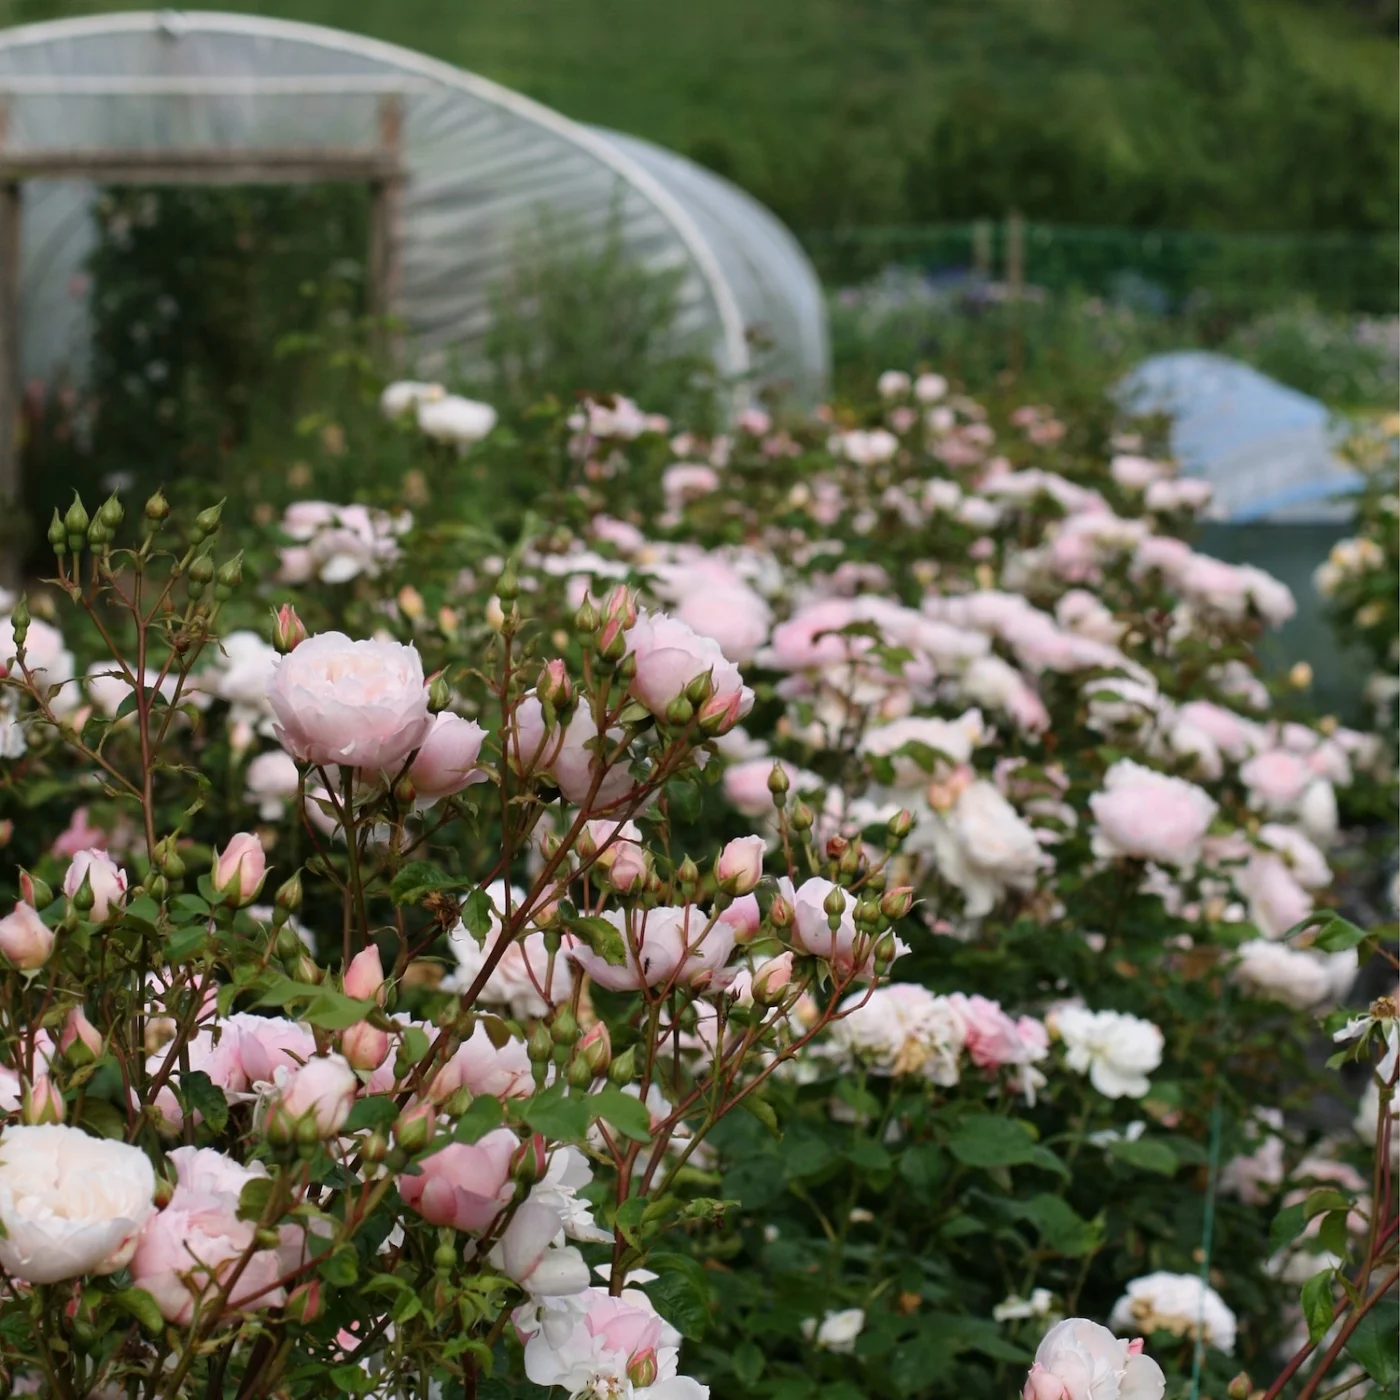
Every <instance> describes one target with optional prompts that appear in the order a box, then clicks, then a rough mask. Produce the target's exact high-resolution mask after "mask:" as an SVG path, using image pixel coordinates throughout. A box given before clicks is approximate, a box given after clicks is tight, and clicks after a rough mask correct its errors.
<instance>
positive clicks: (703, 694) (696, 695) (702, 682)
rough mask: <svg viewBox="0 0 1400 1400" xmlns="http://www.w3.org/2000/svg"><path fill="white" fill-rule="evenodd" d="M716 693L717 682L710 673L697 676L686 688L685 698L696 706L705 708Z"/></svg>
mask: <svg viewBox="0 0 1400 1400" xmlns="http://www.w3.org/2000/svg"><path fill="white" fill-rule="evenodd" d="M714 693H715V680H714V676H713V675H712V674H711V673H710V672H709V671H706V672H704V673H703V674H702V675H699V676H696V677H695V678H694V680H692V681H691V682H690V684H689V685H687V686H686V688H685V698H686V699H687V700H689V701H690V703H691V704H692V705H695V706H703V705H704V704H705V702H706V701H707V700H708V699H710V698H711V696H713V695H714Z"/></svg>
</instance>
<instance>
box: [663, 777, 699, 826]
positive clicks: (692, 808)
mask: <svg viewBox="0 0 1400 1400" xmlns="http://www.w3.org/2000/svg"><path fill="white" fill-rule="evenodd" d="M665 796H666V810H667V811H668V812H670V813H671V815H672V816H674V817H676V818H678V819H679V820H680V821H683V822H693V821H695V820H696V818H697V817H699V815H700V789H699V787H697V786H696V784H694V783H692V782H690V781H688V780H687V779H685V778H673V779H672V780H671V781H670V782H669V783H667V784H666V792H665Z"/></svg>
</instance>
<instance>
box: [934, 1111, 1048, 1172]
mask: <svg viewBox="0 0 1400 1400" xmlns="http://www.w3.org/2000/svg"><path fill="white" fill-rule="evenodd" d="M948 1150H949V1151H950V1152H951V1153H952V1154H953V1156H954V1157H956V1158H957V1159H958V1161H960V1162H962V1163H963V1164H964V1165H965V1166H969V1167H1012V1166H1016V1165H1017V1164H1018V1163H1021V1162H1029V1161H1031V1160H1032V1158H1033V1156H1034V1153H1035V1143H1034V1141H1033V1140H1032V1138H1031V1135H1030V1130H1029V1129H1028V1128H1027V1127H1026V1126H1025V1124H1023V1123H1020V1122H1018V1121H1017V1120H1016V1119H1014V1118H996V1117H993V1116H992V1115H990V1114H982V1115H978V1116H977V1117H975V1118H965V1119H963V1121H962V1122H961V1123H959V1124H958V1127H957V1129H956V1131H955V1132H954V1133H953V1136H952V1137H951V1138H950V1139H949V1140H948Z"/></svg>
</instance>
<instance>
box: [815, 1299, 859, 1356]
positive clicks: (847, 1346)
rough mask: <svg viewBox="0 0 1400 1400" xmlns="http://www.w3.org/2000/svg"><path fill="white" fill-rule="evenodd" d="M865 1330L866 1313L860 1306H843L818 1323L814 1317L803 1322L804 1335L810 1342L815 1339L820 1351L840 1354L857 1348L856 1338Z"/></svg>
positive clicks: (845, 1353)
mask: <svg viewBox="0 0 1400 1400" xmlns="http://www.w3.org/2000/svg"><path fill="white" fill-rule="evenodd" d="M864 1330H865V1313H864V1311H863V1310H862V1309H860V1308H842V1309H841V1310H840V1311H839V1312H829V1313H827V1315H826V1316H825V1317H824V1318H822V1320H821V1323H820V1324H818V1322H817V1319H816V1318H814V1317H809V1318H807V1319H806V1320H805V1321H804V1322H803V1324H802V1335H803V1336H804V1337H806V1338H807V1340H808V1341H809V1342H810V1341H812V1340H814V1339H815V1341H816V1344H817V1350H818V1351H833V1352H836V1353H837V1354H838V1355H840V1356H845V1355H849V1353H851V1352H852V1351H854V1350H855V1345H856V1338H857V1337H859V1336H860V1334H861V1333H862V1332H863V1331H864Z"/></svg>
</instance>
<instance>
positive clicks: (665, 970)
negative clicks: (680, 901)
mask: <svg viewBox="0 0 1400 1400" xmlns="http://www.w3.org/2000/svg"><path fill="white" fill-rule="evenodd" d="M602 917H603V918H604V919H606V920H607V921H608V922H609V923H610V924H612V925H613V926H614V927H615V928H616V929H617V930H618V932H619V933H621V934H622V938H623V942H624V944H625V945H626V949H627V961H626V962H625V963H624V964H622V965H620V966H619V965H615V964H613V963H609V962H606V961H605V960H604V959H603V958H602V957H601V956H600V955H599V954H597V953H595V952H594V951H593V950H592V949H591V948H588V947H586V946H585V945H584V944H582V943H579V944H577V945H575V947H574V948H573V950H572V952H571V953H570V957H572V959H573V960H574V962H575V963H577V964H578V966H579V967H581V968H582V969H583V970H584V971H585V972H586V973H587V974H588V975H589V976H590V977H591V978H592V979H593V980H594V981H595V982H597V983H598V985H599V986H601V987H607V988H609V989H610V990H612V991H615V992H622V991H635V990H637V989H638V988H641V987H660V986H665V985H667V984H669V983H671V982H673V981H675V982H679V983H693V982H694V981H695V980H696V979H697V978H699V977H701V976H703V975H704V974H706V973H709V974H711V975H713V974H714V973H715V972H716V971H718V970H719V969H720V968H722V967H723V966H724V964H725V962H726V961H727V960H728V958H729V954H730V953H731V952H732V951H733V948H734V926H733V925H732V924H727V923H724V922H723V921H719V920H716V921H714V922H711V920H710V919H709V918H708V917H707V916H706V915H705V914H704V913H702V912H701V911H700V910H699V909H696V908H695V907H694V906H693V905H690V906H687V907H685V908H666V907H662V908H659V909H646V910H630V911H628V912H626V913H623V912H621V911H618V910H612V909H609V910H607V911H605V912H604V914H603V915H602Z"/></svg>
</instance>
